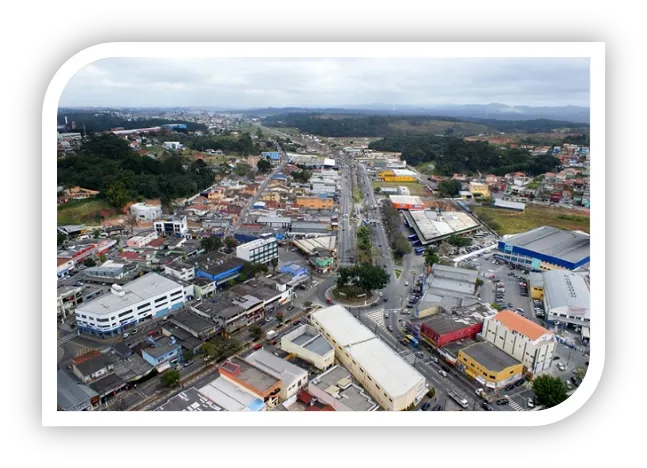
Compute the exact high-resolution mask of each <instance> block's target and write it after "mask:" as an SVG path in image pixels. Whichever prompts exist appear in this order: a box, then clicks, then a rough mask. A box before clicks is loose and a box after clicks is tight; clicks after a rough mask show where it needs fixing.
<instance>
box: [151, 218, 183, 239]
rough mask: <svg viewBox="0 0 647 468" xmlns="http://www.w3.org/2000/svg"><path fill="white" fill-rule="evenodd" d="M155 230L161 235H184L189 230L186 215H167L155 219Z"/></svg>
mask: <svg viewBox="0 0 647 468" xmlns="http://www.w3.org/2000/svg"><path fill="white" fill-rule="evenodd" d="M155 231H156V232H157V234H158V235H159V236H167V237H184V236H185V235H186V233H187V232H188V231H189V227H188V225H187V223H186V216H166V217H164V218H163V219H161V220H159V221H155Z"/></svg>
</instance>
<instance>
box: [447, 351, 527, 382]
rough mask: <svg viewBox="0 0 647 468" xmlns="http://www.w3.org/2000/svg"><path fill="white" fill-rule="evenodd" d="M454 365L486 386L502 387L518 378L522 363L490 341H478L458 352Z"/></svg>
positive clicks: (521, 371)
mask: <svg viewBox="0 0 647 468" xmlns="http://www.w3.org/2000/svg"><path fill="white" fill-rule="evenodd" d="M456 367H458V368H459V369H461V370H464V371H465V373H466V374H467V375H468V376H470V377H471V378H472V379H474V380H476V381H477V382H479V383H480V384H482V385H484V386H485V387H488V388H494V389H497V388H502V387H505V386H506V385H508V384H509V383H510V382H514V381H515V380H518V379H519V378H520V377H521V375H522V373H523V364H522V363H521V362H519V361H517V360H516V359H514V358H513V357H511V356H509V355H508V354H506V353H505V352H504V351H502V350H500V349H499V348H497V347H496V346H494V345H493V344H492V343H488V342H480V343H475V344H473V345H470V346H468V347H466V348H463V349H461V350H460V351H459V352H458V358H457V361H456Z"/></svg>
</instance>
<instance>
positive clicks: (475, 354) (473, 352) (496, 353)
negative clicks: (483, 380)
mask: <svg viewBox="0 0 647 468" xmlns="http://www.w3.org/2000/svg"><path fill="white" fill-rule="evenodd" d="M461 351H462V352H463V353H464V354H466V355H467V356H469V357H471V358H472V359H474V360H475V361H476V362H478V363H479V364H481V365H482V366H483V367H485V368H486V369H487V370H490V371H494V372H500V371H502V370H505V369H507V368H508V367H510V366H514V365H517V364H521V363H520V362H519V361H517V360H516V359H514V358H512V357H510V356H508V355H507V354H506V353H505V352H504V351H502V350H500V349H499V348H497V347H496V346H494V345H493V344H492V343H489V342H480V343H475V344H473V345H470V346H468V347H466V348H463V349H461Z"/></svg>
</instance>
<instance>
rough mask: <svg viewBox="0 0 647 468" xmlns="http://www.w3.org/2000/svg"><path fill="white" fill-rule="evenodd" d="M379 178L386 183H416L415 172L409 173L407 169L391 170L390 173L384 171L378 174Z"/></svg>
mask: <svg viewBox="0 0 647 468" xmlns="http://www.w3.org/2000/svg"><path fill="white" fill-rule="evenodd" d="M378 177H379V178H380V179H382V180H383V181H384V182H415V181H416V173H415V172H413V171H408V170H406V169H390V170H388V171H382V172H380V173H379V174H378Z"/></svg>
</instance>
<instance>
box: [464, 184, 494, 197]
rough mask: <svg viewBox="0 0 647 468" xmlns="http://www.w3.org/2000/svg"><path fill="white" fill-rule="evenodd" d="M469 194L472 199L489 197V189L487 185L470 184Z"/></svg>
mask: <svg viewBox="0 0 647 468" xmlns="http://www.w3.org/2000/svg"><path fill="white" fill-rule="evenodd" d="M469 188H470V193H471V194H472V196H473V197H477V196H481V197H489V196H490V187H489V186H488V184H483V183H480V182H470V185H469Z"/></svg>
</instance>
